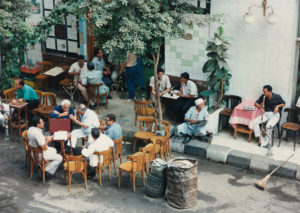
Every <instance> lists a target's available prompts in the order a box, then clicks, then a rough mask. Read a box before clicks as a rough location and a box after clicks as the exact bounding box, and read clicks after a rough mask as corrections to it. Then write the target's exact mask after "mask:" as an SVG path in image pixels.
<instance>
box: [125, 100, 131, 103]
mask: <svg viewBox="0 0 300 213" xmlns="http://www.w3.org/2000/svg"><path fill="white" fill-rule="evenodd" d="M132 102H133V100H132V99H127V100H126V101H125V103H132Z"/></svg>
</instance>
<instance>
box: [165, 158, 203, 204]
mask: <svg viewBox="0 0 300 213" xmlns="http://www.w3.org/2000/svg"><path fill="white" fill-rule="evenodd" d="M180 161H181V162H184V163H186V162H189V167H188V168H187V167H186V168H185V167H181V166H176V164H177V165H178V164H180V163H181V162H180ZM197 164H198V162H197V161H196V160H192V159H175V160H173V161H172V162H171V163H170V164H169V166H168V171H167V191H166V199H167V202H168V204H169V205H171V206H173V207H175V208H178V209H186V208H190V207H192V206H194V205H196V203H197V192H198V186H197V181H198V170H197Z"/></svg>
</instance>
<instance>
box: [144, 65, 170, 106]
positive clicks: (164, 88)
mask: <svg viewBox="0 0 300 213" xmlns="http://www.w3.org/2000/svg"><path fill="white" fill-rule="evenodd" d="M164 72H165V71H164V70H163V69H162V68H158V69H157V78H158V82H157V83H158V90H159V96H162V95H163V94H165V93H167V92H169V91H170V90H171V83H170V79H169V77H168V76H167V75H165V73H164ZM154 77H155V76H152V77H151V78H150V83H149V86H150V87H151V94H152V95H151V96H152V101H153V102H155V96H156V92H155V84H154Z"/></svg>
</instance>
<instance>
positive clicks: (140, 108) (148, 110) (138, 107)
mask: <svg viewBox="0 0 300 213" xmlns="http://www.w3.org/2000/svg"><path fill="white" fill-rule="evenodd" d="M150 104H151V101H137V100H136V99H134V112H135V120H134V126H136V124H137V117H138V116H153V117H154V118H156V112H155V109H154V108H152V107H150Z"/></svg>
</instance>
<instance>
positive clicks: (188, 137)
mask: <svg viewBox="0 0 300 213" xmlns="http://www.w3.org/2000/svg"><path fill="white" fill-rule="evenodd" d="M191 139H192V137H191V136H189V135H187V136H186V137H185V138H184V139H183V141H182V143H183V144H187V143H188V142H190V141H191Z"/></svg>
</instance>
